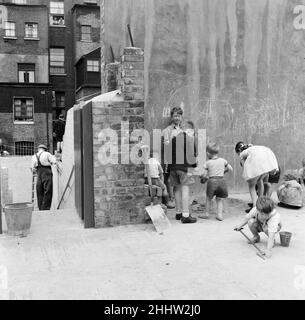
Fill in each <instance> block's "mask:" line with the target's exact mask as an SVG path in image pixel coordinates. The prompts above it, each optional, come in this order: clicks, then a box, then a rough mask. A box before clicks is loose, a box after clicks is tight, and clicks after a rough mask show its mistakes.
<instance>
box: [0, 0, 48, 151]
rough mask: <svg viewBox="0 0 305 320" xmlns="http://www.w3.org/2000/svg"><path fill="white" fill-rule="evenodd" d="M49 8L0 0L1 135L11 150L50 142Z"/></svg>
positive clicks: (7, 148)
mask: <svg viewBox="0 0 305 320" xmlns="http://www.w3.org/2000/svg"><path fill="white" fill-rule="evenodd" d="M47 17H48V8H47V7H46V6H45V5H40V4H31V5H29V4H26V3H24V1H12V2H11V3H9V2H8V1H6V2H0V70H1V72H0V136H1V139H2V140H3V143H4V145H5V147H6V150H7V151H8V152H9V153H10V154H15V155H29V154H33V153H34V150H35V147H36V146H37V145H38V144H40V143H44V144H46V145H48V146H50V145H51V141H52V110H51V108H50V106H51V99H52V87H51V85H50V84H49V74H48V67H49V47H48V22H47Z"/></svg>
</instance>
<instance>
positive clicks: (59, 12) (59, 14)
mask: <svg viewBox="0 0 305 320" xmlns="http://www.w3.org/2000/svg"><path fill="white" fill-rule="evenodd" d="M54 4H62V7H61V6H54ZM54 18H56V19H57V18H58V21H60V19H62V22H58V23H55V20H54ZM49 24H50V26H52V27H65V3H64V1H50V21H49Z"/></svg>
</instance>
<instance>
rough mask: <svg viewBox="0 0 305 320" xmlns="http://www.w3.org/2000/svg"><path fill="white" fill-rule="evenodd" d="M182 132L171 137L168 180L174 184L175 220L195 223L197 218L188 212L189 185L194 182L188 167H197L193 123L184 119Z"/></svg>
mask: <svg viewBox="0 0 305 320" xmlns="http://www.w3.org/2000/svg"><path fill="white" fill-rule="evenodd" d="M181 128H182V130H183V131H182V132H181V133H179V134H178V135H177V136H175V137H173V139H172V141H171V143H172V149H171V151H172V163H171V164H169V170H170V181H171V183H172V185H173V186H174V194H175V201H176V220H180V221H181V222H182V223H195V222H197V219H196V218H194V217H192V216H191V214H190V212H189V186H190V185H191V184H194V183H195V179H194V177H193V175H192V173H191V172H190V171H189V169H190V168H196V167H197V158H196V157H197V151H196V142H195V138H194V134H193V133H194V131H195V130H194V123H193V122H192V121H186V122H184V123H183V124H182V126H181Z"/></svg>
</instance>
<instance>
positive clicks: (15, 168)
mask: <svg viewBox="0 0 305 320" xmlns="http://www.w3.org/2000/svg"><path fill="white" fill-rule="evenodd" d="M31 158H32V157H31V156H23V157H2V158H0V170H1V181H0V183H1V202H2V205H3V204H6V203H13V202H32V177H33V175H32V171H31Z"/></svg>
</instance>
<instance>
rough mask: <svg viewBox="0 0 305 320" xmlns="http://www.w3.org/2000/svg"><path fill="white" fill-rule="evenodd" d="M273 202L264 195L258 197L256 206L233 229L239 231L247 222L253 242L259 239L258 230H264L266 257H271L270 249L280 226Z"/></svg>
mask: <svg viewBox="0 0 305 320" xmlns="http://www.w3.org/2000/svg"><path fill="white" fill-rule="evenodd" d="M274 207H275V205H274V202H273V201H272V200H271V199H270V198H268V197H266V196H262V197H259V198H258V199H257V201H256V207H254V208H252V209H251V211H250V212H249V213H248V214H247V215H246V217H245V220H244V221H243V222H242V224H241V225H239V226H237V227H236V228H235V229H234V230H236V231H239V230H241V229H242V227H243V226H244V225H246V224H248V226H249V229H250V231H251V232H252V234H253V238H252V241H253V242H254V243H256V242H259V241H260V236H259V233H260V232H264V233H265V234H266V235H267V236H268V242H267V247H266V251H265V255H266V257H268V258H269V257H271V250H272V248H273V246H274V240H275V235H276V233H278V232H279V231H280V230H281V228H282V222H281V216H280V214H279V213H278V212H277V211H276V210H275V208H274Z"/></svg>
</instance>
